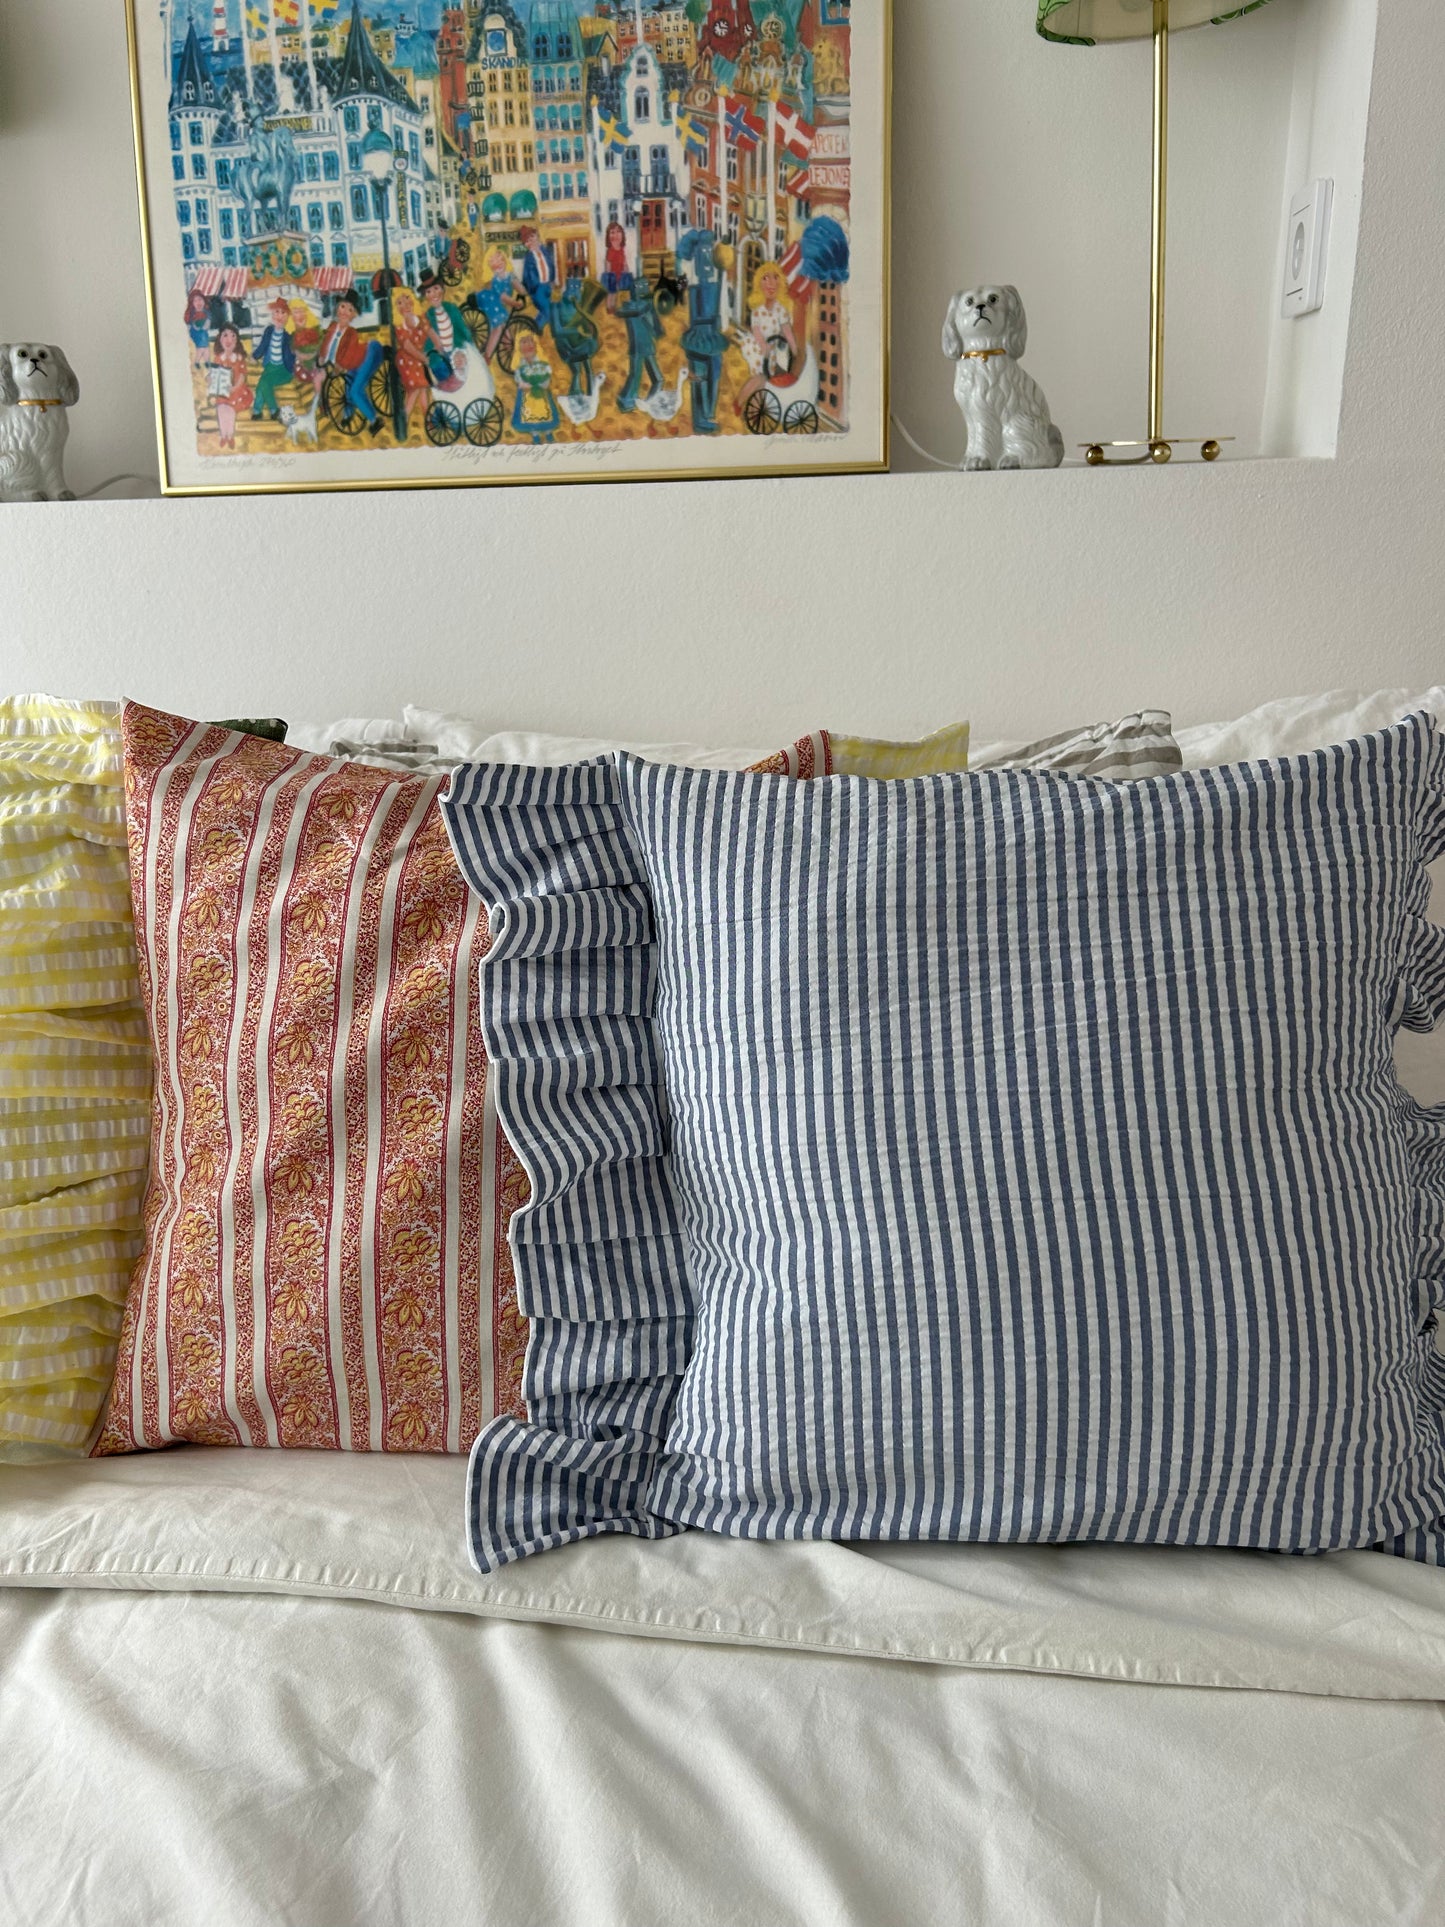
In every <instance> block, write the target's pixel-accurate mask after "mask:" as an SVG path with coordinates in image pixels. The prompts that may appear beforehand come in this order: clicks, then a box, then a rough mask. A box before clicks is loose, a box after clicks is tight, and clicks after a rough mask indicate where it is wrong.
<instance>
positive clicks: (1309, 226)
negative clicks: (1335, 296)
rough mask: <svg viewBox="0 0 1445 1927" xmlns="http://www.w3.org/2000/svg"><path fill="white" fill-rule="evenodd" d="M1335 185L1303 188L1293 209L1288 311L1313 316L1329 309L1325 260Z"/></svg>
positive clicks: (1287, 244)
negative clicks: (1319, 310)
mask: <svg viewBox="0 0 1445 1927" xmlns="http://www.w3.org/2000/svg"><path fill="white" fill-rule="evenodd" d="M1334 198H1335V184H1334V182H1333V181H1315V182H1314V183H1313V184H1312V185H1311V186H1309V187H1305V188H1301V189H1300V191H1299V193H1298V194H1296V195H1295V197H1294V199H1293V200H1292V201H1291V202H1290V206H1289V230H1288V232H1287V234H1286V236H1285V246H1284V311H1285V314H1286V315H1302V314H1313V313H1314V312H1315V310H1316V309H1317V308H1322V307H1323V306H1324V305H1325V257H1326V255H1327V254H1328V252H1329V238H1330V209H1331V207H1332V206H1333V203H1334Z"/></svg>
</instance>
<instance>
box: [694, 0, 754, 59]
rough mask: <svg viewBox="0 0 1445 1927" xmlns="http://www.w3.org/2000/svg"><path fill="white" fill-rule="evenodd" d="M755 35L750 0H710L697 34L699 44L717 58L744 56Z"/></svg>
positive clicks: (739, 57)
mask: <svg viewBox="0 0 1445 1927" xmlns="http://www.w3.org/2000/svg"><path fill="white" fill-rule="evenodd" d="M756 37H757V26H756V24H755V23H754V20H753V10H752V6H751V3H750V0H710V4H709V6H708V12H707V18H706V19H705V20H704V21H703V23H702V27H701V29H700V30H699V33H698V37H697V38H698V46H699V48H705V49H706V51H707V52H708V53H710V54H711V55H712V57H713V59H714V60H715V61H717V60H727V61H738V60H741V58H742V56H743V53H744V50H745V49H746V48H747V47H748V45H749V44H750V43H751V42H752V41H753V40H754V39H755V38H756Z"/></svg>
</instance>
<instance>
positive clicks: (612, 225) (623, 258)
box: [602, 221, 632, 314]
mask: <svg viewBox="0 0 1445 1927" xmlns="http://www.w3.org/2000/svg"><path fill="white" fill-rule="evenodd" d="M602 246H603V259H604V262H605V267H604V271H603V275H602V285H603V287H604V288H606V290H607V312H608V314H616V312H617V297H618V295H619V294H625V293H626V292H627V290H628V289H629V288H630V287H631V286H632V271H631V269H630V268H629V266H628V262H627V229H626V228H625V227H623V225H622V223H621V222H620V221H609V222H608V224H607V233H606V236H605V237H604V239H603V243H602Z"/></svg>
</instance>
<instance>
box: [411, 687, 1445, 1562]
mask: <svg viewBox="0 0 1445 1927" xmlns="http://www.w3.org/2000/svg"><path fill="white" fill-rule="evenodd" d="M449 816H450V820H451V827H452V835H453V842H454V846H455V848H456V851H457V854H458V858H459V860H460V862H461V864H462V867H463V869H464V870H465V871H466V873H467V875H468V877H469V878H470V879H471V881H472V883H473V885H474V887H476V888H477V889H479V890H480V891H481V892H482V893H483V895H484V896H485V898H486V900H487V903H488V907H489V911H490V916H491V924H492V933H493V950H492V955H491V958H490V960H489V963H488V965H487V967H486V969H485V971H484V973H483V975H484V981H483V990H482V996H483V1003H484V1011H483V1027H484V1030H485V1033H486V1040H487V1045H488V1050H489V1053H490V1055H491V1058H492V1062H493V1067H494V1076H495V1078H496V1088H497V1097H498V1106H499V1110H500V1113H501V1117H502V1121H503V1124H504V1126H505V1128H506V1130H507V1131H508V1133H509V1134H510V1136H511V1138H512V1141H513V1143H514V1144H515V1145H516V1146H517V1148H518V1150H519V1152H520V1154H521V1155H522V1157H523V1159H524V1161H525V1162H526V1164H527V1166H528V1169H529V1172H530V1174H531V1176H532V1179H533V1188H534V1203H533V1206H532V1208H531V1210H530V1211H528V1212H525V1213H523V1214H522V1215H521V1216H520V1217H519V1219H518V1221H517V1230H516V1239H517V1259H518V1282H519V1295H520V1299H521V1304H522V1309H523V1311H524V1312H525V1313H526V1314H527V1315H528V1316H529V1317H531V1318H532V1319H533V1321H534V1323H533V1337H532V1345H531V1350H530V1353H529V1358H528V1365H527V1379H526V1390H527V1397H528V1405H529V1411H530V1413H531V1420H532V1422H531V1423H530V1424H526V1425H519V1424H517V1423H515V1422H513V1421H499V1422H497V1423H496V1424H494V1425H492V1426H489V1427H488V1428H487V1430H486V1431H485V1432H484V1433H483V1434H482V1436H481V1438H480V1439H479V1440H478V1443H477V1447H476V1449H475V1451H474V1454H473V1479H472V1492H471V1535H472V1545H473V1554H474V1557H475V1558H476V1560H477V1562H478V1563H479V1564H480V1565H481V1566H482V1567H483V1568H484V1569H486V1568H491V1567H494V1566H496V1565H498V1564H500V1563H502V1562H504V1561H506V1560H508V1559H511V1558H516V1557H519V1556H521V1555H523V1554H525V1553H528V1552H533V1551H537V1550H541V1549H543V1548H545V1547H548V1546H554V1545H559V1544H563V1543H566V1542H567V1541H569V1540H573V1539H577V1538H582V1537H585V1536H589V1535H591V1534H594V1533H599V1532H617V1531H626V1532H639V1533H644V1534H648V1535H657V1534H661V1533H665V1532H668V1531H671V1530H675V1529H677V1528H679V1527H683V1526H702V1527H708V1528H711V1529H713V1530H715V1531H720V1532H726V1533H731V1534H734V1535H738V1536H747V1537H758V1538H857V1539H901V1540H926V1539H951V1540H976V1541H983V1540H989V1541H1020V1542H1021V1541H1047V1542H1059V1541H1069V1540H1119V1541H1132V1542H1141V1543H1157V1544H1174V1545H1184V1544H1189V1545H1231V1546H1254V1547H1267V1548H1275V1549H1280V1550H1295V1551H1319V1550H1328V1549H1332V1548H1341V1547H1359V1546H1368V1545H1374V1544H1379V1543H1382V1542H1384V1543H1387V1544H1389V1545H1390V1546H1391V1548H1392V1549H1394V1550H1397V1551H1402V1552H1406V1553H1409V1554H1411V1555H1413V1556H1415V1557H1419V1558H1445V1535H1442V1533H1441V1532H1440V1531H1439V1530H1438V1527H1439V1525H1440V1523H1441V1521H1442V1519H1445V1359H1442V1358H1441V1356H1440V1354H1439V1353H1438V1352H1437V1350H1436V1347H1435V1338H1434V1332H1435V1326H1436V1322H1437V1314H1438V1312H1439V1310H1440V1309H1441V1307H1442V1306H1445V1110H1440V1111H1431V1112H1426V1111H1422V1110H1420V1109H1419V1108H1418V1107H1417V1106H1415V1105H1414V1103H1413V1102H1412V1100H1411V1099H1409V1098H1408V1097H1407V1096H1406V1095H1405V1094H1404V1092H1403V1091H1402V1090H1401V1088H1400V1086H1399V1084H1398V1082H1397V1080H1396V1077H1395V1073H1394V1066H1393V1057H1392V1040H1393V1036H1394V1033H1395V1031H1396V1030H1397V1029H1398V1028H1399V1027H1400V1026H1401V1025H1402V1024H1403V1025H1406V1026H1409V1027H1411V1028H1417V1029H1418V1028H1428V1027H1429V1026H1430V1025H1431V1024H1433V1023H1434V1022H1435V1021H1436V1020H1437V1019H1438V1018H1440V1017H1441V1016H1442V1015H1445V931H1442V930H1440V929H1439V928H1437V927H1436V926H1432V925H1430V924H1429V923H1427V922H1426V920H1425V919H1424V916H1423V911H1424V909H1425V906H1426V904H1427V902H1428V885H1427V881H1426V877H1425V864H1426V863H1427V862H1429V861H1430V860H1432V859H1433V858H1434V857H1437V856H1439V855H1440V854H1441V853H1442V852H1445V739H1442V738H1440V737H1438V736H1437V735H1436V733H1435V731H1434V729H1433V728H1432V726H1431V725H1430V724H1429V722H1428V721H1427V720H1426V719H1423V718H1417V719H1414V720H1412V721H1410V722H1407V723H1404V724H1401V725H1398V726H1397V727H1396V728H1394V729H1391V730H1388V731H1386V732H1384V733H1382V734H1380V735H1378V736H1374V737H1370V738H1368V739H1366V740H1364V741H1362V742H1358V743H1354V744H1350V745H1346V746H1343V747H1340V748H1336V749H1330V750H1323V751H1320V752H1317V753H1315V754H1312V755H1307V756H1300V757H1295V758H1292V759H1290V760H1288V761H1281V762H1265V763H1251V764H1244V765H1239V766H1236V767H1233V768H1224V769H1212V770H1200V771H1189V772H1184V773H1181V774H1179V775H1176V776H1170V777H1164V778H1159V779H1155V780H1151V781H1147V782H1140V783H1121V784H1115V783H1105V782H1098V781H1090V780H1077V779H1072V778H1068V777H1063V776H1058V775H1051V774H1045V773H1041V772H1033V771H1028V772H996V773H995V772H990V773H987V774H982V775H975V776H942V777H928V778H921V779H918V780H915V781H910V782H902V783H887V784H884V783H872V782H867V781H863V780H859V779H851V778H835V779H829V780H825V781H819V782H814V783H808V784H793V783H786V782H780V781H778V780H776V779H775V778H771V777H767V776H752V775H735V774H730V773H726V772H718V771H696V770H686V769H677V768H664V767H657V766H653V765H649V764H645V763H642V762H639V761H636V760H635V759H632V758H629V757H622V758H619V759H617V761H616V763H615V765H610V764H595V765H587V766H582V767H578V768H573V769H570V770H551V771H533V770H515V769H509V770H500V769H478V770H472V771H468V772H464V773H462V774H460V775H459V776H458V777H457V779H456V780H455V781H454V784H453V792H452V798H451V801H450V804H449Z"/></svg>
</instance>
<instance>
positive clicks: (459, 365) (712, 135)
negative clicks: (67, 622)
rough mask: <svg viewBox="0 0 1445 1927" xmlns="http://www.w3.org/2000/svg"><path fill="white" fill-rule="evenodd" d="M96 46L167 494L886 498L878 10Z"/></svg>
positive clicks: (885, 36) (302, 28)
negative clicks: (821, 479) (652, 484)
mask: <svg viewBox="0 0 1445 1927" xmlns="http://www.w3.org/2000/svg"><path fill="white" fill-rule="evenodd" d="M126 17H127V32H128V38H129V56H130V67H131V95H132V106H133V113H134V122H135V153H136V175H137V185H138V191H139V197H140V213H141V239H142V252H143V262H144V271H145V277H146V290H147V307H148V318H149V327H150V347H151V363H152V375H153V382H154V391H155V406H156V430H157V441H158V447H159V454H160V469H161V486H162V490H163V492H164V493H165V494H166V495H172V496H187V495H230V494H294V493H307V492H313V491H335V490H342V489H357V488H380V489H393V488H418V487H430V488H465V487H497V486H512V485H516V484H519V483H541V482H547V483H573V482H584V481H693V480H719V479H724V478H727V477H732V476H737V477H743V476H753V477H757V476H779V475H822V474H863V473H877V472H882V471H885V470H886V469H887V468H888V466H889V441H890V424H889V407H888V400H889V379H890V376H889V353H890V341H889V309H890V298H889V297H890V275H891V262H890V242H891V234H890V192H891V155H890V148H891V120H892V114H891V104H892V0H777V4H776V6H769V7H767V8H763V7H762V6H761V0H758V4H753V3H752V0H676V4H675V5H664V6H658V5H656V4H655V0H646V5H645V8H644V5H643V0H614V5H613V6H612V8H611V10H610V12H606V11H604V12H603V13H601V14H592V13H589V12H588V10H587V8H586V4H585V0H461V4H459V5H455V6H454V5H451V4H446V5H443V4H442V0H410V5H408V4H406V3H405V0H164V4H161V5H157V6H155V7H154V8H152V7H151V6H150V5H147V6H146V8H145V9H144V10H142V9H141V8H140V7H139V6H138V4H137V0H126ZM574 22H575V26H574V25H573V23H574ZM429 23H433V24H429ZM860 76H861V77H862V78H861V79H860ZM463 103H464V104H463ZM810 116H811V117H810ZM554 121H555V124H556V128H557V132H556V133H555V135H554V133H553V123H554ZM513 129H515V135H516V138H515V141H514V140H513V139H512V138H511V130H513ZM523 130H525V132H526V136H527V138H525V139H524V138H523ZM649 136H655V137H656V138H655V139H652V140H649ZM569 153H571V154H574V155H575V156H577V162H576V165H575V166H574V167H573V168H572V169H570V170H569V169H567V168H566V167H562V166H560V165H559V167H558V168H553V167H552V165H551V162H552V161H553V160H554V159H558V158H559V157H560V159H563V160H565V158H566V157H567V156H568V154H569ZM539 157H540V158H539ZM544 162H545V163H546V164H545V165H544V164H543V163H544ZM167 170H169V172H168V171H167ZM519 181H520V182H521V185H520V186H518V185H517V183H518V182H519ZM554 183H555V194H554V192H553V184H554ZM759 187H761V192H760V193H759V192H758V191H757V190H758V189H759ZM538 189H540V191H538ZM564 190H565V192H564ZM584 190H585V191H584ZM770 206H771V207H772V209H773V226H772V229H771V232H770V231H769V228H768V208H769V207H770ZM544 210H545V211H544ZM388 216H389V217H390V218H389V219H388ZM614 217H615V218H614ZM734 235H736V237H737V238H736V240H734ZM769 239H771V240H772V242H773V245H772V247H771V248H769V246H768V245H767V243H768V241H769ZM378 243H379V246H378ZM373 255H374V256H375V258H373ZM810 270H811V272H809V271H810ZM283 310H284V311H285V312H283ZM589 347H590V349H591V352H590V353H589V352H588V350H589ZM649 349H650V352H649ZM624 368H625V371H626V372H625V375H624ZM609 391H610V392H609ZM825 450H826V457H824V451H825ZM704 453H706V455H707V457H708V458H709V459H708V460H706V461H703V460H701V459H700V458H701V457H702V456H703V454H704Z"/></svg>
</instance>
